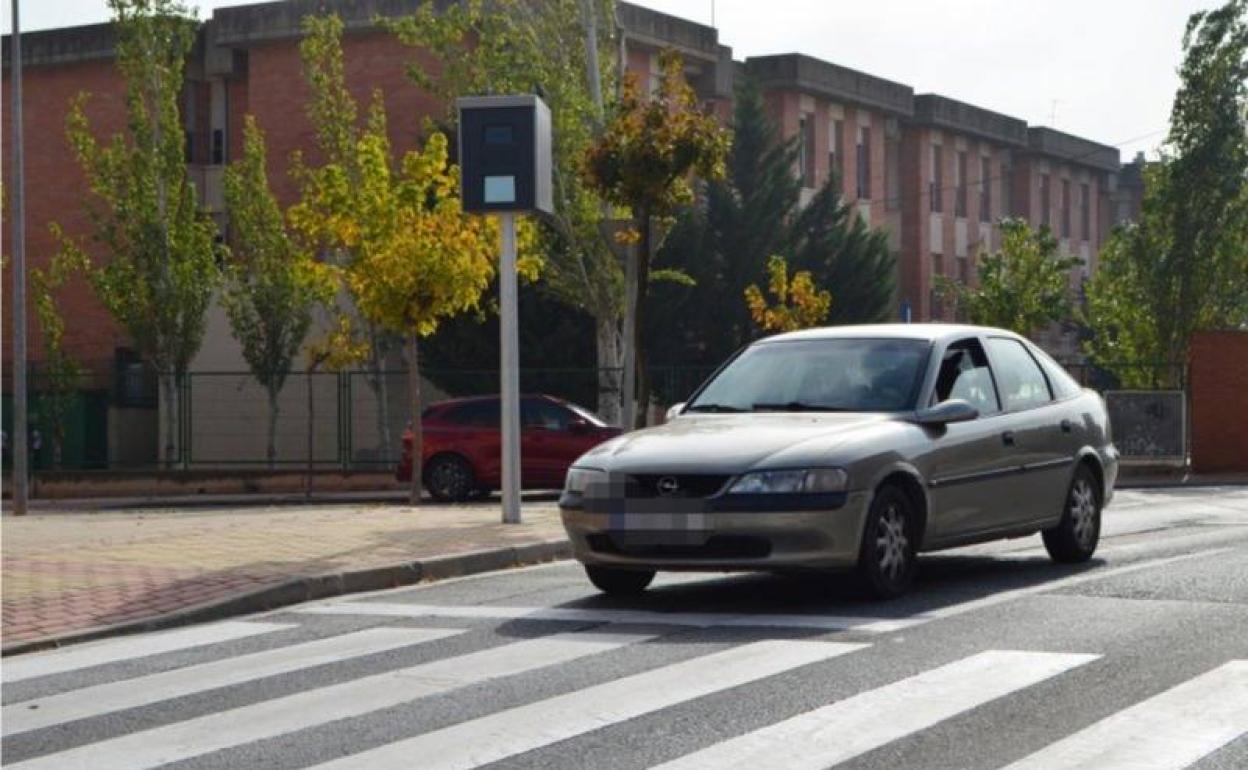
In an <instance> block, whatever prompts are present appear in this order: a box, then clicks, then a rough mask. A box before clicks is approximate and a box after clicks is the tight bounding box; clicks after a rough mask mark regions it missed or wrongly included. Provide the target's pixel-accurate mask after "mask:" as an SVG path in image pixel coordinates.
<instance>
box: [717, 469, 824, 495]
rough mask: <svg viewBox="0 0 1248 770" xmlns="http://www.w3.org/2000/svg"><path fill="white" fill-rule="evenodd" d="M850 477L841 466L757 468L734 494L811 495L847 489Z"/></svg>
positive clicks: (736, 486) (735, 487)
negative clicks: (784, 468)
mask: <svg viewBox="0 0 1248 770" xmlns="http://www.w3.org/2000/svg"><path fill="white" fill-rule="evenodd" d="M848 481H849V477H848V476H847V475H846V474H845V471H843V470H841V469H840V468H808V469H804V470H795V471H755V472H753V473H747V474H745V475H744V476H742V477H741V478H739V479H737V481H736V483H734V484H733V485H732V486H731V487H729V489H728V494H730V495H768V494H789V495H794V494H810V493H819V492H844V491H845V485H846V483H848Z"/></svg>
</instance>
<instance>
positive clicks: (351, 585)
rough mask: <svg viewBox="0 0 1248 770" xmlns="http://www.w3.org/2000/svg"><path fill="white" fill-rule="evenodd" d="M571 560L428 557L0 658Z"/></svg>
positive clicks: (521, 552) (555, 555)
mask: <svg viewBox="0 0 1248 770" xmlns="http://www.w3.org/2000/svg"><path fill="white" fill-rule="evenodd" d="M571 556H572V544H571V543H570V542H568V541H567V540H544V541H541V542H537V543H527V544H524V545H515V546H507V547H505V548H487V549H482V550H478V551H466V552H463V553H457V554H450V555H447V556H433V557H429V558H426V559H419V560H416V561H412V562H404V563H400V564H392V565H388V566H382V567H369V568H366V569H360V570H348V571H345V572H337V573H331V574H327V575H314V576H310V577H300V578H294V579H292V580H288V581H285V582H283V583H277V584H275V585H271V586H265V587H264V588H261V589H258V590H255V591H249V592H246V593H243V594H237V595H235V596H230V597H226V598H224V599H213V600H212V601H208V602H203V603H200V604H194V605H190V606H188V607H183V608H182V609H179V610H175V611H173V612H167V613H164V614H161V615H155V616H152V617H150V618H143V619H141V620H130V621H126V622H124V623H116V624H113V625H107V626H96V627H94V628H88V629H85V630H82V631H74V632H72V633H67V634H58V635H55V636H45V637H41V638H39V639H31V640H28V641H24V642H16V643H14V644H11V645H4V646H3V648H0V655H3V656H5V657H7V656H9V655H20V654H21V653H24V652H34V651H36V650H45V649H50V648H53V647H61V646H64V645H69V644H77V643H79V642H87V641H91V640H94V639H103V638H105V637H109V636H121V635H123V634H132V633H139V632H143V631H157V630H160V629H165V628H173V627H175V626H182V625H189V624H191V623H202V622H205V621H209V620H220V619H222V618H228V617H233V616H236V615H247V614H251V613H255V612H265V611H268V610H274V609H279V608H281V607H286V606H289V605H292V604H300V603H302V602H308V601H314V600H317V599H327V598H330V597H333V596H342V595H345V594H353V593H362V592H365V591H378V590H381V589H385V588H397V587H399V586H405V585H412V584H415V583H422V582H431V581H436V580H445V579H447V578H452V577H464V576H467V575H477V574H481V573H485V572H495V571H497V570H503V569H509V568H511V567H523V566H527V565H530V564H541V563H543V562H549V561H558V560H560V559H568V558H571Z"/></svg>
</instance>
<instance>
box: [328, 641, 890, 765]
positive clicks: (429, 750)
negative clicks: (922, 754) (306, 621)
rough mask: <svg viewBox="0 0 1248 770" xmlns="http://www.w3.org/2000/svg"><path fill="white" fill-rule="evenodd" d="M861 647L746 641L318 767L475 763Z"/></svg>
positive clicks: (528, 748)
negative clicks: (722, 649) (417, 759)
mask: <svg viewBox="0 0 1248 770" xmlns="http://www.w3.org/2000/svg"><path fill="white" fill-rule="evenodd" d="M865 646H867V645H862V644H841V643H837V642H817V641H813V642H808V641H765V642H753V643H751V644H746V645H742V646H740V647H734V648H731V649H728V650H724V651H722V652H716V653H712V654H710V655H704V656H702V657H699V658H694V659H693V660H688V661H684V662H682V663H675V664H672V665H669V666H664V667H662V668H658V669H654V670H651V671H647V672H645V673H641V674H634V675H633V676H628V677H625V678H623V679H617V680H615V681H612V682H607V683H606V684H600V685H595V686H593V687H588V688H586V689H583V690H577V691H575V692H571V693H567V694H565V695H559V696H556V697H553V698H549V699H547V700H542V701H538V702H536V703H533V704H530V705H527V706H519V707H516V708H513V709H508V710H506V711H501V712H498V713H495V714H491V715H489V716H485V717H481V718H479V719H473V720H469V721H467V722H460V723H459V724H457V725H453V726H451V727H447V728H444V729H442V730H437V731H434V732H431V733H426V734H424V735H419V736H416V737H415V738H409V739H406V740H401V741H397V742H395V743H391V744H387V745H385V746H382V747H380V748H377V749H373V750H371V751H366V752H363V753H361V754H356V755H354V756H348V757H344V758H343V759H340V760H335V761H332V762H328V763H325V764H323V765H318V766H317V767H318V768H319V769H320V770H330V769H331V768H359V767H367V768H370V770H390V769H391V768H393V769H394V770H408V768H411V767H412V766H413V765H412V761H413V760H412V758H413V757H420V758H421V760H420V767H421V768H422V770H450V769H451V768H469V767H477V766H479V765H484V764H488V763H490V762H495V761H498V760H500V759H505V758H507V757H510V756H512V755H514V754H519V753H521V752H524V751H530V750H532V749H536V748H540V747H542V746H548V745H550V744H552V743H555V742H558V741H562V740H566V739H568V738H572V737H575V736H577V735H580V734H582V733H586V732H589V731H590V730H597V729H600V728H603V727H608V726H610V725H613V724H616V723H619V722H623V721H625V720H628V719H633V718H635V717H638V716H641V715H643V714H648V713H651V712H653V711H658V710H659V709H663V708H667V707H669V706H674V705H676V704H679V703H683V702H685V701H689V700H692V699H694V698H699V697H702V696H704V695H709V694H711V693H715V692H720V691H722V690H727V689H729V688H731V687H736V686H739V685H743V684H747V683H749V682H754V681H757V680H760V679H763V678H765V677H769V676H773V675H775V674H779V673H782V672H785V671H789V670H791V669H795V668H798V667H799V666H805V665H809V664H811V663H817V662H819V661H822V660H827V659H829V658H832V657H835V656H837V655H844V654H845V653H848V652H853V651H855V650H859V649H862V648H863V647H865Z"/></svg>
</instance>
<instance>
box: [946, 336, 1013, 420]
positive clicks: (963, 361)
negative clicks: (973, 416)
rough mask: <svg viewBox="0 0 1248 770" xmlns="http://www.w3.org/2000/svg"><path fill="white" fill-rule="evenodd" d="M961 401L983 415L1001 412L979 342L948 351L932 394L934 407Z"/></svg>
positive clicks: (958, 344)
mask: <svg viewBox="0 0 1248 770" xmlns="http://www.w3.org/2000/svg"><path fill="white" fill-rule="evenodd" d="M951 398H960V399H962V400H964V401H967V402H969V403H970V404H971V405H972V406H974V407H975V408H976V409H978V410H979V413H980V414H993V413H995V412H999V411H1001V406H1000V401H999V399H998V397H997V389H996V386H995V385H994V384H993V381H992V374H991V372H990V371H989V368H988V356H986V355H985V354H984V349H983V347H982V346H981V345H980V344H979V340H976V339H966V340H961V341H959V342H955V343H953V344H952V345H950V346H949V347H948V348H946V349H945V354H944V356H943V357H942V359H941V362H940V371H939V372H938V373H937V375H936V387H935V388H934V389H933V391H932V403H933V404H938V403H940V402H941V401H948V400H949V399H951Z"/></svg>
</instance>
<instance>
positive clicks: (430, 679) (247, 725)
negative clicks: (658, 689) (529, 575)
mask: <svg viewBox="0 0 1248 770" xmlns="http://www.w3.org/2000/svg"><path fill="white" fill-rule="evenodd" d="M652 638H654V635H653V634H620V633H606V632H582V633H571V634H556V635H553V636H545V637H542V638H539V639H529V640H525V641H522V642H515V643H513V644H505V645H503V646H501V647H494V648H490V649H486V650H480V651H478V652H473V653H468V654H466V655H459V656H456V657H453V658H443V659H441V660H437V661H433V662H430V663H423V664H420V665H416V666H410V667H408V668H403V669H397V670H395V671H388V672H386V673H384V674H376V675H374V676H368V677H363V678H361V679H355V680H352V681H349V682H343V683H342V684H336V685H330V686H328V687H320V688H317V689H314V690H306V691H304V692H300V693H295V694H293V695H287V696H285V697H282V698H276V699H274V700H268V701H261V702H260V703H253V704H251V705H248V706H241V707H239V708H235V709H230V710H228V711H221V712H217V713H214V714H207V715H205V716H202V717H197V718H195V719H190V720H187V721H185V722H176V723H174V724H170V725H165V726H164V727H156V728H152V729H150V730H143V731H140V732H134V733H129V734H127V735H122V736H119V737H116V738H111V739H108V740H104V741H100V742H98V743H90V744H87V745H84V746H79V747H77V748H73V749H69V750H68V751H61V752H57V753H54V754H45V755H43V756H41V757H36V758H34V759H29V760H27V761H25V762H19V763H17V764H14V765H11V766H9V767H11V768H12V770H18V768H21V770H33V769H34V768H46V769H47V770H74V769H75V768H81V770H139V769H140V768H150V767H158V766H160V765H163V764H166V763H170V762H177V761H179V760H183V759H189V758H191V757H198V756H200V755H203V754H207V753H209V752H212V751H218V750H220V749H226V748H230V747H231V746H240V745H242V744H244V743H250V742H252V741H260V740H264V739H266V738H273V737H276V736H279V735H284V734H286V733H292V732H295V731H297V730H302V729H304V728H308V727H315V726H317V725H322V724H325V723H327V722H332V721H334V720H338V719H348V718H350V717H357V716H362V715H364V714H367V713H369V712H372V711H377V710H379V709H384V708H390V707H392V706H397V705H399V704H402V703H407V702H409V701H413V700H416V699H418V698H424V697H428V696H431V695H438V694H441V693H445V692H449V691H451V690H454V689H457V688H460V687H465V686H467V685H471V684H478V683H481V682H484V681H486V680H489V679H495V678H498V677H504V676H511V675H513V674H520V673H523V672H525V671H532V670H534V669H539V668H543V667H545V666H552V665H555V664H558V663H566V662H568V661H570V660H575V659H577V658H582V657H585V656H587V655H593V654H596V653H600V652H606V651H608V650H614V649H618V648H620V647H623V646H625V645H629V644H633V643H636V642H642V641H645V640H647V639H652Z"/></svg>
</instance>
